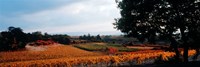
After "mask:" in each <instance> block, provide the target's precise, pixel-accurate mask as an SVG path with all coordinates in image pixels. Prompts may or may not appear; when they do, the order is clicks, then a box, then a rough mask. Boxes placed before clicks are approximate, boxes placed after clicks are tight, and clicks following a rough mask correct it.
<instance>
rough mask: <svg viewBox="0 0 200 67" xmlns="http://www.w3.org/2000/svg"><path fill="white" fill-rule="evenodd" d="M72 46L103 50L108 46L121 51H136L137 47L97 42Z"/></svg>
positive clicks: (89, 49)
mask: <svg viewBox="0 0 200 67" xmlns="http://www.w3.org/2000/svg"><path fill="white" fill-rule="evenodd" d="M74 47H77V48H80V49H84V50H88V51H105V50H106V48H109V47H113V48H117V49H118V50H119V51H121V52H131V51H137V50H138V49H135V48H126V47H123V46H122V45H120V44H105V45H99V44H93V43H91V44H90V43H89V44H78V45H75V46H74Z"/></svg>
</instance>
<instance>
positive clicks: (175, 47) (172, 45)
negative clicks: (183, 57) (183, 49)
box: [169, 36, 180, 61]
mask: <svg viewBox="0 0 200 67" xmlns="http://www.w3.org/2000/svg"><path fill="white" fill-rule="evenodd" d="M169 38H170V41H171V44H170V46H171V47H172V48H173V49H174V51H175V53H176V55H175V59H176V61H179V60H180V58H179V57H180V52H179V50H178V44H179V43H178V42H177V41H176V40H175V39H174V38H173V37H171V36H169Z"/></svg>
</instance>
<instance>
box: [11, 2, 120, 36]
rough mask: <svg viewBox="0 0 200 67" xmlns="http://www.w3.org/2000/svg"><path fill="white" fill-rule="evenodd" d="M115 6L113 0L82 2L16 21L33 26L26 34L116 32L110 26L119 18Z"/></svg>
mask: <svg viewBox="0 0 200 67" xmlns="http://www.w3.org/2000/svg"><path fill="white" fill-rule="evenodd" d="M116 6H117V5H116V3H115V0H84V1H77V2H73V3H71V4H66V5H65V6H62V7H59V8H54V9H49V10H44V11H39V12H35V13H32V14H25V15H22V16H20V17H19V18H18V19H20V20H21V21H22V22H24V23H26V24H31V25H33V28H32V29H25V31H27V32H33V31H42V32H43V31H44V32H49V33H59V32H105V31H116V30H115V29H113V25H112V23H113V22H114V18H118V17H119V16H120V15H119V9H117V7H116ZM13 21H14V20H13ZM31 25H30V26H31ZM34 27H37V28H34Z"/></svg>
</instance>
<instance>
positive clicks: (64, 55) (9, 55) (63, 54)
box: [0, 44, 195, 67]
mask: <svg viewBox="0 0 200 67" xmlns="http://www.w3.org/2000/svg"><path fill="white" fill-rule="evenodd" d="M101 45H104V44H101ZM31 47H33V46H29V47H28V48H29V49H28V50H22V51H14V52H0V67H24V66H28V67H50V66H52V67H55V66H56V67H60V66H61V67H71V66H73V67H77V66H80V67H83V66H86V67H88V66H90V67H96V66H103V67H105V66H117V65H124V63H125V64H126V65H127V64H128V65H132V64H134V63H136V64H141V63H144V61H145V60H149V59H153V60H154V61H155V60H157V59H161V60H164V61H166V60H169V59H170V58H172V57H173V56H174V55H175V53H173V52H164V51H162V50H143V51H136V52H120V53H118V54H117V55H106V54H105V53H102V52H96V51H95V52H94V51H91V52H89V51H85V50H81V49H79V48H76V47H73V46H71V45H68V46H66V45H50V46H39V47H38V48H39V49H37V47H34V49H30V48H31ZM41 48H42V50H40V49H41ZM194 53H195V51H194V50H190V51H189V56H192V55H194Z"/></svg>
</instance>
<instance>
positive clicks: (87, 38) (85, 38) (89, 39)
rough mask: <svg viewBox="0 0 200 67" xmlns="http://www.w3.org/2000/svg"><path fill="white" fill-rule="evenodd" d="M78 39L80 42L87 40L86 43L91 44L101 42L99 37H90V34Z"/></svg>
mask: <svg viewBox="0 0 200 67" xmlns="http://www.w3.org/2000/svg"><path fill="white" fill-rule="evenodd" d="M79 39H81V40H87V41H91V42H101V41H102V39H101V36H100V35H97V36H91V35H90V34H88V35H83V36H79Z"/></svg>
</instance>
